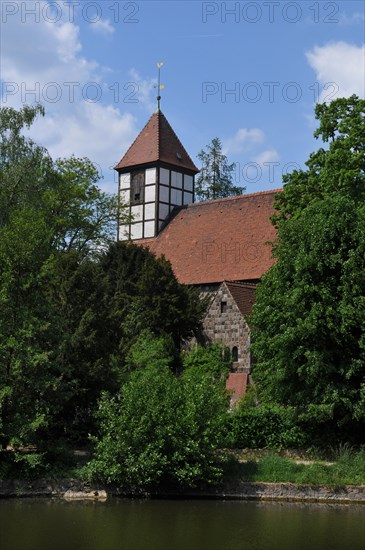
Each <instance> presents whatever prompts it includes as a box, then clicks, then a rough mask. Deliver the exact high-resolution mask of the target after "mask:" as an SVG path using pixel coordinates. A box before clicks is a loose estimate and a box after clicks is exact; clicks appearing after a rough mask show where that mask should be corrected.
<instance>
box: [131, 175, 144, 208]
mask: <svg viewBox="0 0 365 550" xmlns="http://www.w3.org/2000/svg"><path fill="white" fill-rule="evenodd" d="M143 198H144V171H141V172H132V174H131V204H141V203H142V202H143Z"/></svg>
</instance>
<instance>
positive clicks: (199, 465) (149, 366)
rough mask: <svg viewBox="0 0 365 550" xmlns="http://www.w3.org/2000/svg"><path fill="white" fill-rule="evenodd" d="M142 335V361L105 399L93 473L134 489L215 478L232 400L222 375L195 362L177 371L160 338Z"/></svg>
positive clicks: (102, 405)
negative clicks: (217, 377) (215, 376)
mask: <svg viewBox="0 0 365 550" xmlns="http://www.w3.org/2000/svg"><path fill="white" fill-rule="evenodd" d="M143 339H144V342H142V341H141V340H139V342H138V344H139V349H144V350H145V351H144V352H143V354H139V355H138V360H139V361H140V363H139V368H137V369H136V370H135V371H134V372H132V374H131V376H130V378H129V379H128V381H127V382H126V383H125V384H124V385H123V386H122V388H121V390H120V393H119V394H118V395H117V396H115V397H114V398H110V395H108V394H105V395H104V396H103V398H102V399H101V401H100V408H99V411H98V419H99V425H100V434H99V437H98V438H94V441H95V444H96V448H95V453H94V459H93V460H92V461H91V462H90V464H89V465H88V468H87V472H88V475H89V476H90V477H91V478H94V479H101V480H104V481H106V482H114V483H118V484H120V485H122V486H124V487H125V488H129V489H130V490H131V491H136V490H138V489H144V490H146V489H151V488H154V489H155V488H156V487H158V486H160V485H162V484H163V485H165V486H166V485H169V484H173V485H175V486H176V485H177V486H186V485H187V486H193V485H195V484H196V483H197V482H198V481H205V482H211V481H216V480H217V479H219V477H220V475H221V474H222V469H221V467H220V466H219V463H218V455H217V450H218V449H219V448H220V447H221V445H222V443H223V441H224V427H225V423H224V420H225V417H226V414H227V404H228V399H227V395H226V392H225V389H224V380H223V381H219V382H217V381H214V380H212V376H211V375H210V374H209V373H206V372H204V371H203V370H202V369H200V368H195V367H194V366H191V367H189V368H186V369H185V370H184V372H183V373H182V375H181V376H180V377H176V376H174V375H173V373H172V371H171V369H170V368H169V366H168V365H166V358H167V356H166V354H165V357H163V358H162V360H161V362H160V364H158V361H157V358H156V356H155V351H156V349H157V348H158V347H160V346H161V344H162V342H161V339H160V340H156V341H155V342H154V341H153V339H151V337H150V335H145V336H144V337H143ZM136 349H137V348H136ZM148 349H150V350H151V354H150V357H149V356H148V353H146V352H147V350H148Z"/></svg>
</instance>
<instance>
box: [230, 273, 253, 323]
mask: <svg viewBox="0 0 365 550" xmlns="http://www.w3.org/2000/svg"><path fill="white" fill-rule="evenodd" d="M225 283H226V286H227V288H228V290H229V292H230V294H231V296H232V298H233V299H234V301H235V302H236V304H237V307H238V309H239V310H240V312H241V313H242V315H243V317H247V316H248V315H251V313H252V307H253V304H254V303H255V297H256V285H254V284H250V283H236V282H231V281H225Z"/></svg>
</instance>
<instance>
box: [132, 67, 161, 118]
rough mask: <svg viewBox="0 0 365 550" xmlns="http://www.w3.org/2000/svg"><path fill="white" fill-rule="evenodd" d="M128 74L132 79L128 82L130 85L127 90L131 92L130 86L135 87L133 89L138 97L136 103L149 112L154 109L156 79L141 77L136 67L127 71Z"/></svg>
mask: <svg viewBox="0 0 365 550" xmlns="http://www.w3.org/2000/svg"><path fill="white" fill-rule="evenodd" d="M129 75H130V77H131V79H132V80H131V82H130V83H129V84H130V85H131V88H130V90H129V91H130V92H132V93H133V89H132V87H133V86H134V87H135V88H134V91H135V94H136V97H137V98H138V103H140V104H141V105H142V106H143V107H144V108H145V109H146V110H147V111H149V112H153V111H154V110H156V97H157V95H158V94H157V79H156V78H142V77H141V75H140V74H139V72H138V71H137V70H136V69H131V70H130V71H129ZM162 93H163V92H162Z"/></svg>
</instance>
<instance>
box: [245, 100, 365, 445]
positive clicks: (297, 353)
mask: <svg viewBox="0 0 365 550" xmlns="http://www.w3.org/2000/svg"><path fill="white" fill-rule="evenodd" d="M316 114H317V118H319V120H320V127H319V129H318V130H317V132H316V135H320V134H321V135H322V136H323V138H324V139H325V140H327V139H329V140H330V146H329V148H328V150H324V149H320V150H319V151H318V152H317V153H313V154H312V155H311V156H310V159H309V161H308V163H307V165H308V167H309V169H308V171H307V172H303V173H298V172H296V173H293V174H292V175H290V176H287V178H286V179H287V184H286V186H285V187H284V192H283V197H282V198H280V197H278V201H277V204H278V205H279V206H280V207H281V210H280V213H279V216H278V217H277V218H276V220H275V221H276V223H278V241H277V244H276V246H275V255H276V256H277V262H276V264H275V265H274V266H273V267H272V268H271V270H270V271H269V272H268V273H267V274H266V275H265V276H264V278H263V280H262V284H261V285H260V286H259V289H258V293H257V301H256V305H255V307H254V312H253V316H252V323H253V341H254V344H253V353H254V356H255V359H256V364H255V366H254V371H253V376H254V379H255V381H256V382H257V385H258V389H259V395H260V397H261V399H264V400H265V401H269V402H278V403H283V404H286V405H294V406H297V407H299V408H302V409H306V410H307V411H312V413H313V415H314V416H313V418H315V417H317V418H318V419H320V421H323V419H324V418H325V417H326V418H327V420H329V421H330V422H332V425H333V426H335V427H336V429H337V430H340V431H343V433H347V434H349V436H350V437H354V439H356V437H357V439H359V438H360V439H361V436H360V434H361V432H363V427H362V428H361V429H360V428H359V426H361V425H362V426H363V425H364V422H365V415H364V411H365V340H364V335H365V326H364V318H365V277H364V273H365V254H364V253H365V249H364V246H365V244H364V243H365V208H364V201H363V199H364V191H365V188H364V150H365V149H364V147H363V146H364V145H365V144H364V136H365V132H364V121H365V118H364V115H365V101H363V100H359V99H357V98H355V97H351V98H349V99H348V100H347V99H339V100H335V101H333V102H332V103H331V104H330V105H318V106H317V107H316ZM361 148H362V151H361ZM296 193H297V194H296Z"/></svg>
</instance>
